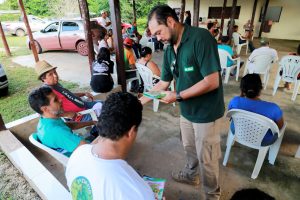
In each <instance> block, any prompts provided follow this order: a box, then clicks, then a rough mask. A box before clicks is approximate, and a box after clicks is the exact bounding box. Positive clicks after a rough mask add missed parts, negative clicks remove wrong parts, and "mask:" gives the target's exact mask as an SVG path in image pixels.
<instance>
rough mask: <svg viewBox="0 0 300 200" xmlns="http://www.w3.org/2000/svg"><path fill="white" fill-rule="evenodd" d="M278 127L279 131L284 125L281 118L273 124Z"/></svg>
mask: <svg viewBox="0 0 300 200" xmlns="http://www.w3.org/2000/svg"><path fill="white" fill-rule="evenodd" d="M275 123H276V124H277V126H278V128H279V129H281V128H282V127H283V125H284V120H283V117H282V118H281V119H279V120H278V121H276V122H275Z"/></svg>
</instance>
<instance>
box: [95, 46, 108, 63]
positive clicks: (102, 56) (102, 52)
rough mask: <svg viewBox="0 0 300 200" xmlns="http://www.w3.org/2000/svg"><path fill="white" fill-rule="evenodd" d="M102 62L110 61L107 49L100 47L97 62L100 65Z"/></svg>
mask: <svg viewBox="0 0 300 200" xmlns="http://www.w3.org/2000/svg"><path fill="white" fill-rule="evenodd" d="M103 60H105V61H109V60H110V52H109V50H108V48H105V47H101V48H100V50H99V53H98V55H97V61H98V62H99V63H101V62H102V61H103Z"/></svg>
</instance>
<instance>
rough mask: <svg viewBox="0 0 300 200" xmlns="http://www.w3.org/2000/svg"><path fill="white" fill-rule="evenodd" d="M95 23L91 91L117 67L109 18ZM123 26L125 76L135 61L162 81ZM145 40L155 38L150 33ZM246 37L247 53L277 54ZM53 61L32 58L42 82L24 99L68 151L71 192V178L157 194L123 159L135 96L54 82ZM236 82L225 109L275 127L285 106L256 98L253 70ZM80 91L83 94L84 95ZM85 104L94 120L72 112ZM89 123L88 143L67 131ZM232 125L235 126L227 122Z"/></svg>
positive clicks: (122, 191) (94, 186) (136, 119)
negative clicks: (102, 97)
mask: <svg viewBox="0 0 300 200" xmlns="http://www.w3.org/2000/svg"><path fill="white" fill-rule="evenodd" d="M187 23H188V22H187ZM189 23H190V22H189ZM99 24H101V26H103V27H102V29H99V30H94V31H92V36H93V43H94V47H95V48H94V49H95V51H96V52H97V56H96V59H95V61H94V62H93V64H92V70H93V71H92V78H91V81H90V86H91V88H92V90H93V91H94V92H97V93H106V92H109V91H111V90H112V88H113V86H114V82H113V79H112V76H111V74H112V73H115V72H114V71H113V69H114V62H113V61H112V60H111V54H112V53H113V52H114V50H113V47H112V46H113V44H112V43H113V42H112V40H111V38H112V32H111V28H110V26H111V23H110V21H109V20H107V12H105V11H102V12H101V17H100V18H99ZM207 28H208V30H209V32H210V33H211V34H212V35H213V36H214V37H216V36H217V35H218V34H219V33H218V32H217V31H216V30H218V29H217V22H215V23H212V22H211V23H209V24H208V25H207ZM129 29H130V30H127V29H126V28H125V27H124V26H123V27H122V33H123V47H124V61H125V66H124V68H125V70H126V71H127V72H126V79H129V78H133V77H135V76H136V74H137V73H136V72H135V71H132V70H136V66H135V65H136V63H139V64H142V65H144V66H146V67H148V68H149V69H150V70H151V71H152V73H153V75H154V77H153V85H155V84H157V83H158V82H159V81H160V77H161V71H160V69H159V67H158V66H157V64H156V63H155V62H153V61H152V60H151V59H152V51H153V50H152V49H151V48H149V47H143V48H141V45H140V44H139V40H140V38H139V34H138V32H137V27H136V23H133V26H132V27H131V28H129ZM237 31H238V26H236V25H235V26H234V33H233V34H236V35H238V37H239V38H240V39H239V42H240V43H245V42H246V38H243V37H242V36H240V34H239V33H238V32H237ZM146 34H147V33H146ZM148 34H149V33H148ZM208 35H209V34H208ZM148 36H149V35H148ZM109 38H110V40H111V41H110V42H108V40H109ZM151 41H155V40H154V38H151ZM229 41H230V40H229V37H228V36H223V37H222V38H221V43H220V44H219V45H218V48H219V49H223V50H225V51H227V52H228V53H229V54H230V55H231V56H232V58H235V57H238V56H239V55H236V54H234V52H233V49H232V47H231V46H230V45H229ZM156 42H160V41H156ZM216 44H217V43H216ZM248 44H249V47H250V51H251V52H252V53H251V55H250V56H249V61H251V60H252V58H253V57H255V56H256V55H260V54H270V55H272V56H273V58H274V62H275V61H277V60H278V55H277V52H276V50H275V49H271V48H270V47H269V45H270V43H269V41H268V40H267V39H262V40H261V41H260V44H261V47H260V48H257V49H255V48H254V47H253V45H252V43H251V42H249V43H248ZM161 45H162V46H163V44H162V43H161V42H160V43H156V47H155V49H154V50H158V49H163V47H162V46H161ZM299 48H300V45H299V47H298V52H297V55H299V54H300V52H299ZM232 64H234V63H233V62H232V61H231V60H229V59H228V61H227V66H228V67H229V66H231V65H232ZM242 64H243V63H241V66H242ZM249 67H251V63H250V66H249ZM56 68H57V67H54V66H52V65H50V64H49V63H48V62H46V61H39V62H37V64H36V67H35V69H36V72H37V75H38V78H39V80H41V81H42V82H43V86H42V87H40V88H38V89H36V90H34V91H32V92H31V93H30V95H29V98H28V101H29V104H30V106H31V108H32V109H33V110H34V111H36V112H37V113H39V114H40V115H41V116H40V119H39V123H38V125H37V136H38V139H39V140H40V142H41V143H43V144H44V145H46V146H48V147H50V148H53V149H55V150H57V151H59V152H62V153H63V154H65V155H66V156H68V157H70V159H69V161H68V165H67V168H66V178H67V184H68V187H69V189H70V192H71V193H72V196H73V197H74V196H77V195H78V194H79V192H80V191H79V190H78V188H77V186H78V184H82V183H84V184H85V186H86V187H87V188H88V190H89V192H90V193H91V197H93V198H94V199H155V196H154V194H153V192H152V190H151V188H150V186H149V185H148V184H147V183H146V182H145V181H144V180H143V179H142V178H141V176H140V175H139V174H138V173H137V172H136V171H135V170H134V169H133V168H132V167H131V166H130V165H129V164H128V163H127V162H126V160H125V159H126V157H127V155H128V154H129V152H130V150H131V148H132V146H133V144H134V142H135V140H136V137H137V134H138V127H139V125H140V124H141V121H142V110H143V107H142V104H141V102H140V101H139V100H138V99H137V98H136V97H135V96H133V95H132V94H130V93H126V92H118V93H113V94H111V95H109V96H108V98H107V99H106V101H105V102H101V101H94V99H93V96H92V95H91V94H90V93H72V92H71V91H69V90H68V89H66V88H65V87H63V86H62V85H61V84H60V83H59V76H58V74H57V71H56ZM235 71H236V69H233V71H232V72H231V73H232V74H234V73H235ZM170 77H171V75H170ZM172 78H173V77H172ZM141 85H142V84H141ZM131 89H132V91H134V92H139V90H140V85H139V83H138V82H137V81H136V82H135V83H133V84H132V88H131ZM240 90H241V94H240V96H236V97H234V98H233V99H231V101H230V102H229V105H228V110H230V109H242V110H246V111H250V112H253V113H257V114H260V115H263V116H266V117H268V118H270V119H271V120H273V121H274V122H275V123H276V124H277V126H278V128H279V129H280V128H281V127H282V126H283V124H284V120H283V112H282V110H281V109H280V108H279V106H278V105H277V104H275V103H272V102H267V101H264V100H261V99H260V95H261V90H262V82H261V79H260V76H259V75H258V74H247V75H246V76H244V77H243V78H242V79H241V83H240ZM83 96H86V97H87V98H88V99H89V101H88V100H82V97H83ZM86 109H92V110H93V111H94V112H95V113H96V115H97V117H98V122H94V121H93V120H92V118H91V116H90V115H89V114H85V115H80V114H78V112H80V111H83V110H86ZM62 118H67V120H66V121H64V120H63V119H62ZM92 125H96V126H94V128H92V129H91V135H93V136H94V138H96V137H97V138H96V139H94V140H93V141H92V143H90V142H91V141H86V140H85V139H84V138H82V137H81V136H79V135H77V134H76V133H74V132H73V130H76V129H79V128H82V127H86V126H92ZM230 128H231V129H232V132H233V133H234V125H233V123H231V125H230ZM98 135H99V137H98ZM276 139H277V138H274V134H273V133H271V132H269V131H268V132H267V133H266V136H265V138H264V141H263V142H264V144H263V145H269V144H272V143H273V142H274V141H275V140H276Z"/></svg>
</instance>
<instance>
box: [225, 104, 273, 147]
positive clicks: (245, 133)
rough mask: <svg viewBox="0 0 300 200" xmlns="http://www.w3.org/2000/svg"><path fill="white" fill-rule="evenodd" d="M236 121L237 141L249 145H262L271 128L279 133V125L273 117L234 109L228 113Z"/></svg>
mask: <svg viewBox="0 0 300 200" xmlns="http://www.w3.org/2000/svg"><path fill="white" fill-rule="evenodd" d="M227 117H230V118H231V119H232V120H233V122H234V129H235V137H236V141H238V142H239V143H241V144H244V145H246V146H249V147H253V148H257V147H260V146H261V143H262V140H263V138H264V136H265V134H266V133H267V131H268V130H269V129H270V130H271V131H272V133H273V134H275V133H277V134H279V129H278V126H277V125H276V124H275V122H274V121H272V120H271V119H269V118H267V117H265V116H262V115H259V114H256V113H253V112H249V111H245V110H241V109H232V110H229V111H228V113H227Z"/></svg>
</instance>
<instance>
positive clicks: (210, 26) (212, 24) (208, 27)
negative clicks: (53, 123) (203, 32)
mask: <svg viewBox="0 0 300 200" xmlns="http://www.w3.org/2000/svg"><path fill="white" fill-rule="evenodd" d="M213 26H214V23H213V22H209V23H207V29H208V30H210V29H211V28H212V27H213Z"/></svg>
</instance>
